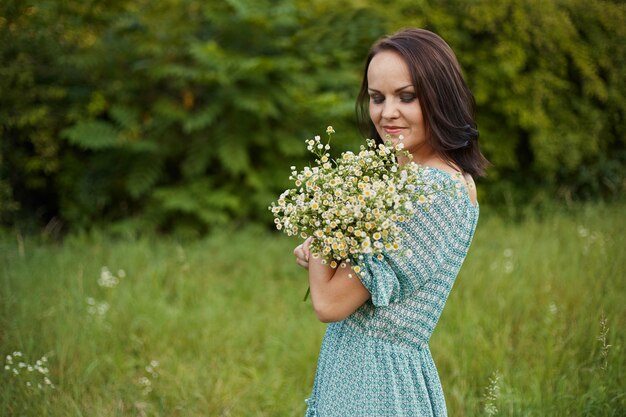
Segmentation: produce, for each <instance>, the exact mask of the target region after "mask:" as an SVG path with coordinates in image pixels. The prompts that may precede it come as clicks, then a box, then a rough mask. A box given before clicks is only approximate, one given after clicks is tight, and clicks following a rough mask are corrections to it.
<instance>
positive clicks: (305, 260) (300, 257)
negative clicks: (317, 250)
mask: <svg viewBox="0 0 626 417" xmlns="http://www.w3.org/2000/svg"><path fill="white" fill-rule="evenodd" d="M312 240H313V237H309V238H307V240H305V241H304V242H302V244H300V245H298V246H296V248H295V249H294V250H293V254H294V255H295V257H296V263H297V264H298V265H300V266H301V267H303V268H304V269H309V256H311V251H310V249H309V247H310V246H311V241H312Z"/></svg>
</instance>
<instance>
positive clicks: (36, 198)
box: [0, 0, 626, 417]
mask: <svg viewBox="0 0 626 417" xmlns="http://www.w3.org/2000/svg"><path fill="white" fill-rule="evenodd" d="M624 22H626V5H625V4H624V3H623V2H621V1H589V0H584V1H583V0H560V1H559V0H554V1H550V0H476V1H453V0H447V1H446V0H444V1H424V0H396V1H390V2H371V1H362V0H346V1H332V0H310V1H303V0H284V1H281V0H275V1H269V0H223V1H216V0H206V1H200V0H162V1H137V0H134V1H123V0H111V1H89V0H83V1H80V0H64V1H60V0H58V1H47V0H40V1H33V2H31V1H23V0H22V1H15V0H3V1H2V2H1V3H0V124H1V128H0V415H2V416H5V415H6V416H181V417H187V416H299V415H302V414H303V413H304V409H305V406H304V402H303V399H304V398H306V397H307V396H308V395H309V394H310V390H311V386H312V379H313V376H314V372H315V361H316V358H317V354H318V350H319V345H320V341H321V338H322V336H323V332H324V328H325V326H324V325H322V324H320V323H318V322H317V321H316V319H315V317H314V314H313V313H312V312H311V310H310V305H309V303H303V302H302V301H301V299H302V296H303V295H304V292H305V290H306V279H305V274H304V271H303V270H302V269H300V268H298V267H297V266H296V265H295V263H294V262H293V259H292V256H291V251H292V249H293V247H294V246H295V245H296V244H297V240H295V239H290V238H287V237H284V236H281V235H279V234H278V233H277V232H275V231H274V232H272V231H271V225H272V222H271V217H270V216H271V215H270V213H269V211H268V210H267V206H268V205H269V203H270V202H271V201H272V200H274V199H275V198H276V197H277V196H278V194H279V193H280V192H281V191H282V190H283V189H284V188H286V187H287V186H289V185H290V184H289V183H288V175H289V171H290V170H289V166H291V165H297V166H303V165H304V164H307V163H308V161H309V160H310V158H309V157H308V155H307V153H306V147H305V145H304V142H303V141H304V139H306V138H307V137H311V136H312V135H315V134H321V133H323V132H324V131H325V129H326V126H327V125H333V126H334V127H335V130H336V131H337V134H336V135H335V136H334V139H333V140H334V145H335V147H336V150H337V151H340V150H343V149H348V148H352V149H354V148H355V147H357V146H358V144H359V143H361V142H362V138H361V137H360V136H359V135H358V133H357V129H356V126H355V121H354V99H355V96H356V94H357V91H358V88H359V84H360V80H361V76H362V71H363V63H364V62H363V61H364V59H365V56H366V54H367V51H368V48H369V47H370V45H371V44H372V42H374V41H375V40H376V39H377V38H378V37H380V36H381V35H383V34H386V33H390V32H393V31H395V30H397V29H399V28H401V27H406V26H417V27H423V28H427V29H430V30H433V31H435V32H437V33H438V34H440V35H441V36H442V37H443V38H444V39H446V40H447V41H448V43H449V44H450V45H451V46H452V48H453V49H454V50H455V51H456V53H457V55H458V58H459V60H460V62H461V65H462V67H463V68H464V71H465V75H466V78H467V81H468V84H469V86H470V88H471V89H472V91H473V92H474V95H475V97H476V102H477V109H476V111H477V120H478V125H479V129H480V133H481V146H482V148H483V150H484V153H485V154H486V156H487V157H488V159H489V160H490V161H491V162H492V163H493V166H492V167H491V168H490V169H489V171H488V175H487V177H486V178H483V179H480V180H479V181H478V191H479V200H480V204H481V219H480V221H479V225H478V229H477V231H476V235H475V238H474V243H473V246H472V248H471V249H470V252H469V255H468V258H467V261H466V264H465V265H464V267H463V268H462V270H461V273H460V275H459V277H458V279H457V283H456V284H455V287H454V289H453V291H452V293H451V295H450V299H449V302H448V305H447V307H446V309H445V310H444V312H443V315H442V317H441V320H440V323H439V325H438V327H437V329H436V331H435V333H434V335H433V338H432V340H431V343H430V344H431V349H432V352H433V356H434V358H435V361H436V363H437V366H438V369H439V372H440V376H441V380H442V384H443V387H444V392H445V395H446V402H447V405H448V409H449V414H450V415H451V416H462V417H463V416H484V415H489V416H495V415H500V416H533V417H534V416H537V417H543V416H579V415H580V416H623V415H626V395H625V394H624V393H625V392H626V374H625V373H624V369H626V355H624V346H626V335H625V334H624V332H623V331H621V330H620V329H623V328H624V327H625V326H626V306H625V304H624V299H626V258H625V257H624V256H623V252H624V249H623V248H624V247H626V240H625V239H626V222H625V221H624V213H625V212H626V202H625V200H624V198H623V197H624V191H625V190H626V123H625V115H626V77H624V76H623V71H624V68H626V48H625V45H626V25H625V24H624ZM15 352H19V353H20V354H21V356H19V355H17V356H16V355H15V354H14V353H15ZM8 355H10V356H11V359H10V360H9V359H8V358H7V356H8ZM44 355H45V356H46V358H47V362H46V364H47V365H46V366H47V368H46V369H48V371H47V373H45V374H43V373H42V372H40V371H38V370H37V369H34V368H33V369H34V370H33V371H29V370H28V365H31V366H33V367H34V366H35V363H36V361H37V360H38V359H40V358H42V357H43V356H44ZM18 358H19V359H18ZM19 362H22V363H23V364H24V366H22V367H20V365H19ZM46 375H47V378H48V380H49V381H50V382H51V383H52V384H54V388H50V385H48V383H47V382H46V380H45V379H44V377H45V376H46ZM38 384H42V388H41V389H40V388H39V387H38Z"/></svg>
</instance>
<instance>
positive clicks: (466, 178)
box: [425, 159, 477, 206]
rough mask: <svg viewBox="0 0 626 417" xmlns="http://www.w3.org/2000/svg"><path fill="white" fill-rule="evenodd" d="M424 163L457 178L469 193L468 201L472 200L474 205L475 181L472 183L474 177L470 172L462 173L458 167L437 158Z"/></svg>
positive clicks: (475, 195)
mask: <svg viewBox="0 0 626 417" xmlns="http://www.w3.org/2000/svg"><path fill="white" fill-rule="evenodd" d="M425 165H426V166H428V167H431V168H436V169H438V170H440V171H444V172H447V173H448V174H450V175H452V176H455V177H456V178H458V179H459V180H460V181H461V182H462V183H463V186H464V187H465V188H466V189H467V193H468V194H469V197H470V201H471V202H472V204H473V205H474V206H475V205H476V201H477V194H476V183H474V178H472V176H471V175H470V174H467V173H465V174H462V173H461V170H460V169H459V168H458V167H456V166H454V165H450V164H448V163H446V162H445V161H442V160H438V159H433V160H430V161H428V162H427V163H426V164H425Z"/></svg>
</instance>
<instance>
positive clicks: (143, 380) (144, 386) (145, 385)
mask: <svg viewBox="0 0 626 417" xmlns="http://www.w3.org/2000/svg"><path fill="white" fill-rule="evenodd" d="M158 367H159V362H158V361H156V360H154V359H153V360H151V361H150V363H149V364H148V365H146V367H145V368H144V369H145V371H146V372H147V374H146V375H142V376H141V377H139V378H138V379H137V383H138V384H139V387H140V388H141V392H142V394H143V395H148V394H149V393H150V392H152V389H153V383H152V380H153V379H156V378H158V377H159V373H158V372H157V368H158Z"/></svg>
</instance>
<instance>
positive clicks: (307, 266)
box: [296, 259, 309, 269]
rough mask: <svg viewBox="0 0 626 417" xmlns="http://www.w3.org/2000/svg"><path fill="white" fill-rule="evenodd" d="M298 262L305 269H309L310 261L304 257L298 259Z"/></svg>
mask: <svg viewBox="0 0 626 417" xmlns="http://www.w3.org/2000/svg"><path fill="white" fill-rule="evenodd" d="M296 263H297V264H298V265H300V266H301V267H302V268H304V269H309V263H308V262H306V261H304V260H302V259H296Z"/></svg>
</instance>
